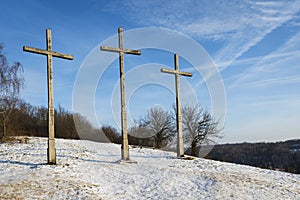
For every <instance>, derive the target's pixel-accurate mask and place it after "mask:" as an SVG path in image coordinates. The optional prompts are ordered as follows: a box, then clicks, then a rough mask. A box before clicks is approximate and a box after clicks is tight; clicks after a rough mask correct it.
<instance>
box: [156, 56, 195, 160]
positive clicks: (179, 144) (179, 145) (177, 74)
mask: <svg viewBox="0 0 300 200" xmlns="http://www.w3.org/2000/svg"><path fill="white" fill-rule="evenodd" d="M174 67H175V70H170V69H165V68H162V69H161V72H164V73H169V74H175V89H176V122H177V123H176V125H177V157H184V147H183V136H182V116H181V105H180V75H183V76H189V77H191V76H192V74H191V73H188V72H181V71H179V64H178V54H174Z"/></svg>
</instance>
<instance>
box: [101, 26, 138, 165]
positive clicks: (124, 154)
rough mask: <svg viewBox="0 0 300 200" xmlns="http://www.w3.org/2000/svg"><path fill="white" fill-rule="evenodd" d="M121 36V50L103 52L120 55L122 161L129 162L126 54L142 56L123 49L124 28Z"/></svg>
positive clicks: (106, 49)
mask: <svg viewBox="0 0 300 200" xmlns="http://www.w3.org/2000/svg"><path fill="white" fill-rule="evenodd" d="M118 36H119V48H114V47H108V46H101V47H100V49H101V50H102V51H111V52H117V53H119V64H120V90H121V126H122V138H123V142H122V147H121V151H122V154H121V159H122V160H125V161H129V160H130V159H129V147H128V136H127V117H126V96H125V73H124V54H134V55H141V51H139V50H130V49H124V48H123V28H121V27H119V28H118Z"/></svg>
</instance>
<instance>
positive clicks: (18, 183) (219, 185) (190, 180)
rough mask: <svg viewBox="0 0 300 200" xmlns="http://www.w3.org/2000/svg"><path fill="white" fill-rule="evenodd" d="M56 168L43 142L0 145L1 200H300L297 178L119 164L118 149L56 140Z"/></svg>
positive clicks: (158, 161)
mask: <svg viewBox="0 0 300 200" xmlns="http://www.w3.org/2000/svg"><path fill="white" fill-rule="evenodd" d="M56 144H57V147H56V148H57V162H58V164H57V165H47V164H45V163H46V159H47V157H46V148H47V139H46V138H30V140H29V142H28V144H21V143H14V144H10V143H5V144H0V199H189V200H191V199H300V175H296V174H289V173H283V172H276V171H271V170H264V169H259V168H254V167H249V166H242V165H235V164H230V163H222V162H217V161H211V160H205V159H200V158H199V159H195V160H179V159H175V156H176V154H175V153H172V152H164V151H158V150H152V149H144V148H143V149H140V148H134V149H130V156H131V159H132V160H135V161H137V162H138V163H137V164H118V163H117V161H118V160H119V159H120V146H119V145H115V144H103V143H95V142H88V141H76V140H63V139H57V140H56Z"/></svg>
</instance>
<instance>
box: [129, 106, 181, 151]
mask: <svg viewBox="0 0 300 200" xmlns="http://www.w3.org/2000/svg"><path fill="white" fill-rule="evenodd" d="M133 132H135V134H134V136H135V137H143V138H145V137H148V138H149V139H151V138H153V139H154V141H155V148H158V149H161V148H162V147H164V146H166V145H167V144H168V143H169V142H170V141H171V140H172V138H173V137H174V134H175V133H174V125H173V121H172V116H171V114H170V112H168V111H164V110H163V109H162V108H160V107H152V108H151V109H150V110H149V111H148V113H147V115H146V117H145V118H141V119H140V120H139V121H138V122H137V126H136V127H134V128H132V129H131V131H130V133H133ZM130 135H132V134H130Z"/></svg>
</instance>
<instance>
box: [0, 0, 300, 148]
mask: <svg viewBox="0 0 300 200" xmlns="http://www.w3.org/2000/svg"><path fill="white" fill-rule="evenodd" d="M0 4H1V8H2V9H1V12H0V17H1V20H2V23H1V31H0V42H1V43H4V44H5V52H6V56H7V58H8V61H9V62H10V63H12V62H14V61H20V62H21V63H22V64H23V66H24V70H25V72H24V77H25V81H26V85H25V88H24V90H23V91H22V93H21V97H22V98H23V99H25V100H26V101H27V102H30V103H31V104H33V105H47V96H46V95H47V90H46V58H45V57H44V56H40V55H33V54H29V53H26V52H23V51H22V47H23V46H24V45H28V46H32V47H38V48H45V29H46V28H48V27H49V28H51V29H52V38H53V50H54V51H58V52H63V53H68V54H72V55H74V57H75V59H74V61H68V60H61V59H57V58H55V59H54V63H53V65H54V69H53V73H54V74H53V77H54V98H55V99H54V102H55V105H58V104H60V105H62V106H64V107H66V108H68V109H70V110H71V109H72V101H73V98H74V97H73V90H74V84H75V83H76V77H78V72H79V71H80V69H81V68H82V67H84V66H85V65H84V63H85V62H84V61H86V60H88V59H89V58H91V57H89V56H91V55H92V53H91V52H93V51H96V50H97V48H98V47H99V44H100V43H102V42H103V41H105V40H107V39H108V38H110V37H111V36H115V34H116V33H117V28H118V27H119V26H122V27H123V28H124V31H126V30H134V29H137V28H145V27H160V28H167V29H171V30H174V31H178V32H181V33H183V34H185V35H186V36H187V37H190V38H191V39H193V40H195V41H197V42H198V43H199V44H200V45H201V46H202V47H203V48H204V50H205V51H206V52H207V54H208V55H209V56H210V57H211V59H212V61H213V62H214V64H215V66H216V68H217V70H218V73H219V74H220V77H221V78H222V83H223V84H224V91H225V94H226V113H224V115H223V117H224V120H225V122H224V127H225V129H224V134H225V137H224V138H223V139H222V140H221V141H220V142H223V143H224V142H244V141H248V142H253V141H278V140H286V139H293V138H299V136H300V123H299V120H300V92H299V91H300V90H299V89H300V67H299V63H300V56H299V55H300V51H299V50H300V32H299V30H300V18H299V17H300V1H198V0H195V1H192V0H190V1H185V0H178V1H158V0H153V1H136V0H135V1H131V0H128V1H96V0H95V1H44V0H36V1H35V0H27V1H14V0H9V1H6V0H2V1H1V2H0ZM124 34H125V33H124ZM147 37H150V36H148V35H143V38H147ZM176 42H178V41H174V44H176ZM125 44H126V43H125ZM112 45H113V44H112ZM115 45H117V43H115ZM128 45H129V44H128ZM178 45H182V44H180V43H178ZM95 49H96V50H95ZM111 54H112V53H107V54H105V55H107V56H108V57H109V56H112V55H111ZM115 56H117V55H115ZM147 63H148V64H147ZM149 63H153V64H152V65H151V64H150V65H149ZM125 65H126V69H125V70H126V72H127V73H128V74H127V75H128V78H127V79H126V84H127V83H128V84H129V87H130V84H131V83H134V82H130V80H133V79H134V77H143V76H144V79H147V78H149V77H150V74H151V73H154V72H150V71H151V70H152V69H153V70H154V69H156V68H157V69H159V68H160V67H162V66H165V67H170V68H173V55H172V53H170V52H165V51H162V50H151V49H145V50H143V51H142V55H141V56H133V55H127V56H126V57H125ZM141 65H142V67H145V69H146V68H147V69H148V68H151V66H153V67H152V68H151V69H149V70H150V71H146V72H145V71H143V72H139V74H134V73H133V72H135V70H137V72H138V70H139V69H140V67H137V68H136V66H141ZM180 66H182V68H181V69H182V70H187V71H189V69H191V67H192V66H191V64H190V63H189V62H187V61H185V60H184V59H183V58H181V59H180ZM118 73H119V72H118V62H117V61H115V62H113V63H112V64H111V65H110V66H109V67H108V68H107V69H106V70H105V73H104V74H103V76H102V77H101V79H100V80H99V82H98V85H97V86H96V88H95V95H94V96H95V102H94V103H95V105H94V107H95V115H96V118H97V119H98V121H97V122H94V123H95V124H97V125H103V124H111V125H113V126H117V124H118V123H117V122H116V123H115V121H116V120H117V119H112V117H111V116H112V115H116V114H111V112H112V111H111V110H112V109H111V107H113V110H115V111H113V113H118V112H119V111H118V106H119V105H118V101H117V100H118V98H117V97H118V96H117V95H118V89H117V82H118V77H119V75H118ZM158 73H159V72H158ZM142 75H143V76H142ZM159 76H161V77H162V78H161V79H163V80H165V79H166V80H168V81H170V82H167V83H166V84H167V85H168V84H171V83H174V79H173V77H171V75H165V76H162V75H160V74H159ZM130 77H133V78H132V79H130ZM205 78H207V77H201V76H200V75H195V76H194V77H193V78H190V79H188V78H181V82H182V87H183V88H185V87H193V88H194V89H195V88H196V89H195V91H196V92H195V94H193V95H194V96H196V97H195V98H196V99H197V100H198V103H200V104H201V105H202V106H203V107H205V108H207V109H209V110H210V109H212V108H211V107H212V104H213V103H212V100H211V91H209V89H208V87H207V84H206V83H207V82H206V81H203V79H205ZM144 79H143V80H144ZM207 79H209V78H207ZM205 80H206V79H205ZM189 85H191V86H189ZM169 87H172V86H166V87H164V86H162V85H161V84H155V83H154V84H148V85H143V87H140V88H138V89H137V90H136V91H135V92H134V93H132V94H131V95H130V96H128V97H127V98H128V99H129V100H128V101H129V103H128V112H129V114H130V116H129V118H132V119H135V118H138V117H140V116H142V115H144V113H145V112H146V111H147V109H149V107H151V106H153V105H160V106H162V107H164V108H165V109H169V108H171V106H172V105H171V104H172V103H173V100H174V95H173V93H172V91H171V90H170V89H169ZM114 91H115V92H114ZM182 91H183V94H182V99H183V103H186V104H188V103H194V102H193V101H191V102H189V100H191V98H190V96H188V94H186V95H185V94H184V91H187V90H185V89H183V90H182ZM114 95H116V96H114ZM112 99H117V100H116V102H114V100H112ZM85 104H89V103H85V102H82V105H83V106H84V105H85ZM112 104H113V105H112ZM114 105H116V106H114ZM117 115H118V114H117ZM116 118H118V116H117V117H116ZM129 121H130V120H129ZM129 123H130V122H129Z"/></svg>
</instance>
